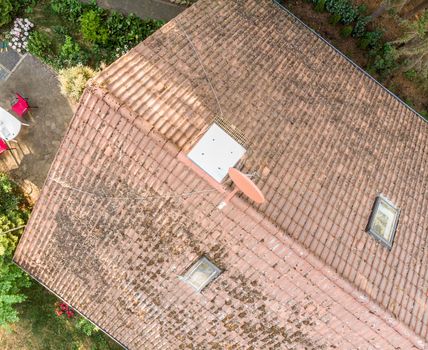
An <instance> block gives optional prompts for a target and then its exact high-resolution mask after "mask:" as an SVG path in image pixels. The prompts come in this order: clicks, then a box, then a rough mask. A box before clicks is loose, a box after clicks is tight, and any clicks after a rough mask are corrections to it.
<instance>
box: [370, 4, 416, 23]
mask: <svg viewBox="0 0 428 350" xmlns="http://www.w3.org/2000/svg"><path fill="white" fill-rule="evenodd" d="M410 1H411V0H383V1H382V2H381V4H380V5H379V7H378V8H377V9H376V10H375V11H374V12H373V13H372V14H371V15H370V17H371V19H372V20H374V19H376V18H377V17H380V16H382V15H383V14H384V13H385V12H387V11H389V10H391V9H394V10H395V11H397V12H400V11H401V10H402V9H403V7H404V6H406V4H407V3H409V2H410Z"/></svg>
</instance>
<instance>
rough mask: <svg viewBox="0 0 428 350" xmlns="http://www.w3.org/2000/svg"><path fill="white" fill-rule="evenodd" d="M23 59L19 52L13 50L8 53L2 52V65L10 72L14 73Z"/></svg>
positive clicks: (0, 57)
mask: <svg viewBox="0 0 428 350" xmlns="http://www.w3.org/2000/svg"><path fill="white" fill-rule="evenodd" d="M21 57H22V56H21V55H20V54H19V53H18V52H16V51H15V50H12V49H9V50H7V51H6V52H0V65H2V66H3V68H6V69H7V70H9V71H12V70H13V68H15V66H16V65H17V64H18V62H19V60H20V59H21Z"/></svg>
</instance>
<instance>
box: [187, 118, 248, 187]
mask: <svg viewBox="0 0 428 350" xmlns="http://www.w3.org/2000/svg"><path fill="white" fill-rule="evenodd" d="M245 151H246V150H245V148H244V147H243V146H242V145H241V144H240V143H239V142H237V141H236V140H235V139H234V138H233V137H232V136H230V135H229V134H228V133H227V132H226V131H224V130H223V129H222V128H221V127H219V126H218V125H217V124H213V125H211V126H210V128H209V129H208V130H207V132H206V133H205V135H204V136H202V138H201V139H200V140H199V141H198V143H196V145H195V146H194V147H193V149H192V150H191V151H190V152H189V154H188V155H187V156H188V157H189V158H190V159H191V160H192V162H193V163H195V164H196V165H197V166H199V167H200V168H201V169H202V170H204V171H205V172H206V173H208V175H210V176H211V177H213V178H214V179H215V180H216V181H217V182H221V181H222V180H223V179H224V178H225V177H226V175H227V172H228V170H229V168H233V167H234V166H235V165H236V163H238V162H239V160H240V159H241V158H242V156H243V155H244V154H245Z"/></svg>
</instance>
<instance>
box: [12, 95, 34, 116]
mask: <svg viewBox="0 0 428 350" xmlns="http://www.w3.org/2000/svg"><path fill="white" fill-rule="evenodd" d="M15 95H16V99H15V101H14V104H13V105H12V110H13V111H14V112H15V113H16V114H18V115H19V116H20V117H23V116H24V114H25V113H27V112H28V110H29V109H30V105H29V104H28V102H27V100H26V99H25V98H24V97H22V96H21V95H20V94H18V93H16V94H15Z"/></svg>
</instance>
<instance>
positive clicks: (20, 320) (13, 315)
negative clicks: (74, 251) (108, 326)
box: [0, 174, 120, 350]
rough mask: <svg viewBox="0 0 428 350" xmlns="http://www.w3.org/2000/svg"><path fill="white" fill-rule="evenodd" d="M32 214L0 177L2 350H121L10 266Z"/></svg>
mask: <svg viewBox="0 0 428 350" xmlns="http://www.w3.org/2000/svg"><path fill="white" fill-rule="evenodd" d="M30 211H31V205H30V204H29V203H28V201H27V200H26V198H25V196H24V195H23V194H22V193H21V191H20V188H19V187H18V185H16V184H15V183H14V182H13V181H12V180H11V179H10V178H9V177H8V176H7V175H5V174H0V326H1V329H0V343H1V344H2V349H19V350H23V349H52V350H61V349H64V350H66V349H67V350H68V349H76V350H77V349H91V350H101V349H120V347H119V346H118V345H116V344H115V343H114V342H113V341H112V340H111V339H109V338H108V337H107V336H105V335H104V334H103V333H102V332H101V331H100V330H99V329H98V328H97V327H95V326H94V325H93V324H91V323H90V322H89V321H87V320H86V319H85V318H83V317H81V316H79V315H78V314H77V313H76V312H75V311H74V310H73V309H72V308H71V307H70V306H69V305H67V304H65V303H63V302H61V301H59V300H58V299H57V298H56V297H55V296H54V295H52V294H50V293H49V292H48V291H47V290H46V289H45V288H43V287H42V286H41V285H40V284H38V283H37V282H36V281H33V280H32V279H31V278H30V277H29V276H28V275H27V274H26V273H25V272H23V271H22V270H21V269H20V268H19V267H18V266H16V265H15V264H14V263H13V262H12V256H13V252H14V250H15V248H16V245H17V243H18V241H19V238H20V237H21V235H22V233H23V230H24V227H25V224H26V222H27V220H28V217H29V214H30Z"/></svg>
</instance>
